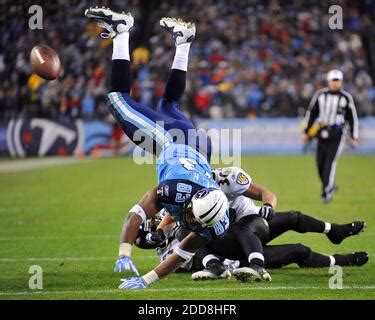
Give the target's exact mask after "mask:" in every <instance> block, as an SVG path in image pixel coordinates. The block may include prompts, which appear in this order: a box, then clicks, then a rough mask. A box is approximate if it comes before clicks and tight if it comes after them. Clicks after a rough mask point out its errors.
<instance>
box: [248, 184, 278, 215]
mask: <svg viewBox="0 0 375 320" xmlns="http://www.w3.org/2000/svg"><path fill="white" fill-rule="evenodd" d="M243 195H244V196H246V197H249V198H251V199H254V200H258V201H262V202H263V206H262V207H261V208H260V210H259V215H260V216H261V217H263V218H265V219H266V220H271V219H272V218H273V216H274V214H275V210H274V208H276V204H277V198H276V195H275V194H274V193H273V192H272V191H271V190H269V189H268V188H266V187H265V186H262V185H260V184H256V183H251V184H250V186H249V188H248V189H247V190H246V191H245V192H244V194H243Z"/></svg>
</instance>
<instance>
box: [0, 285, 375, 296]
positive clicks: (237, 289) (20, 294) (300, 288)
mask: <svg viewBox="0 0 375 320" xmlns="http://www.w3.org/2000/svg"><path fill="white" fill-rule="evenodd" d="M228 290H235V291H257V290H259V291H267V290H293V291H296V290H331V289H329V288H328V287H313V286H301V287H287V286H277V287H205V288H200V287H192V288H161V289H152V288H147V289H145V290H142V292H144V293H147V292H171V291H174V292H178V291H228ZM342 290H375V286H344V287H343V289H342ZM116 292H117V293H121V292H124V293H125V292H129V291H128V290H126V291H122V290H120V289H107V290H77V291H74V290H66V291H64V290H62V291H21V292H0V296H32V295H52V294H91V293H116ZM133 292H140V290H136V291H133Z"/></svg>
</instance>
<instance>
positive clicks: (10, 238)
mask: <svg viewBox="0 0 375 320" xmlns="http://www.w3.org/2000/svg"><path fill="white" fill-rule="evenodd" d="M112 238H116V239H117V238H118V236H117V235H114V234H113V235H110V234H103V235H86V236H72V237H69V236H66V237H64V236H27V237H0V241H24V240H64V239H65V240H66V239H75V240H79V239H112Z"/></svg>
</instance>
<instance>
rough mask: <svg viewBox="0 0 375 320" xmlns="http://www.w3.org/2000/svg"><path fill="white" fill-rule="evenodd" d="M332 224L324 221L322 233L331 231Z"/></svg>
mask: <svg viewBox="0 0 375 320" xmlns="http://www.w3.org/2000/svg"><path fill="white" fill-rule="evenodd" d="M331 228H332V225H331V224H330V223H329V222H324V231H323V233H326V234H327V233H328V232H330V231H331Z"/></svg>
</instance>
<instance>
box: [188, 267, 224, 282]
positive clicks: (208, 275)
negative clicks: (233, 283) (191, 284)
mask: <svg viewBox="0 0 375 320" xmlns="http://www.w3.org/2000/svg"><path fill="white" fill-rule="evenodd" d="M230 277H231V273H230V271H229V270H225V271H224V272H223V273H222V274H220V275H216V274H215V273H213V272H211V271H209V270H207V269H204V270H201V271H197V272H194V273H193V274H192V275H191V278H192V279H193V280H217V279H228V278H230Z"/></svg>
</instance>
